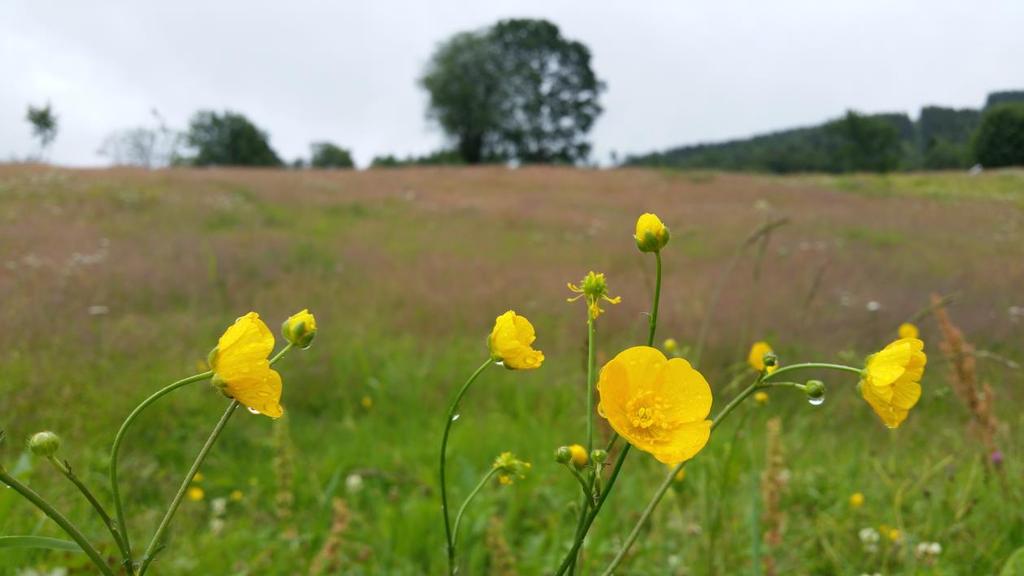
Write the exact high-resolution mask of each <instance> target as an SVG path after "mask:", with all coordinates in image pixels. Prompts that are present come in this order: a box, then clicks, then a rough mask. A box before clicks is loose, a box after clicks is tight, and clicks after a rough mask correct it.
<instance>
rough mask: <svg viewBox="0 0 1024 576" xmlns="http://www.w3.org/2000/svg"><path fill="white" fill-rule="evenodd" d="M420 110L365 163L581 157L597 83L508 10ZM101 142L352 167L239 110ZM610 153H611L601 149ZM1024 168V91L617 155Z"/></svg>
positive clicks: (442, 74) (166, 152)
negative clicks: (436, 144) (425, 122)
mask: <svg viewBox="0 0 1024 576" xmlns="http://www.w3.org/2000/svg"><path fill="white" fill-rule="evenodd" d="M417 83H418V85H419V86H420V87H421V88H422V89H423V90H425V91H426V93H427V96H428V104H427V110H426V115H427V118H428V119H429V120H430V121H431V122H433V123H434V124H435V125H436V126H437V127H439V128H440V129H441V130H442V131H443V132H444V134H445V136H446V144H445V145H444V146H443V147H442V148H441V149H439V150H436V151H434V152H431V153H428V154H425V155H422V156H406V157H398V156H395V155H390V154H388V155H381V156H377V157H375V158H373V160H372V161H371V163H370V166H371V167H372V168H393V167H400V166H429V165H442V164H444V165H460V164H480V163H537V164H569V165H578V164H583V163H586V162H588V161H589V158H590V152H591V145H590V142H589V140H588V134H589V132H590V130H591V128H592V127H593V125H594V122H595V121H596V120H597V118H598V117H599V116H600V114H601V112H602V106H601V103H600V96H601V93H602V92H603V91H604V90H605V89H606V85H605V83H604V82H603V81H602V80H601V79H599V78H598V77H597V75H596V74H595V72H594V70H593V69H592V67H591V55H590V50H589V49H588V48H587V47H586V46H585V45H584V44H583V43H581V42H579V41H576V40H572V39H570V38H566V37H565V36H563V35H562V33H561V31H560V30H559V28H558V26H556V25H555V24H552V23H551V22H548V21H546V20H533V19H510V20H502V21H499V22H497V23H496V24H494V25H492V26H489V27H486V28H483V29H479V30H472V31H467V32H461V33H458V34H455V35H454V36H452V37H451V38H449V39H447V40H445V41H444V42H442V43H440V44H439V45H438V46H437V48H436V49H435V51H434V53H433V55H432V56H431V58H430V59H429V61H428V62H427V64H426V66H425V68H424V71H423V74H422V75H421V76H420V78H419V79H418V80H417ZM27 120H28V121H29V123H30V124H31V125H32V130H33V134H34V136H35V137H36V138H37V139H38V140H39V154H38V157H39V158H40V159H42V158H45V153H46V151H47V150H48V148H49V146H50V145H51V144H52V142H53V141H54V139H55V138H56V134H57V127H58V123H57V120H58V119H57V116H56V114H55V113H54V112H53V109H52V108H51V106H50V105H49V104H47V105H45V106H41V107H32V106H30V107H29V110H28V114H27ZM99 152H100V153H101V154H103V155H105V156H107V157H108V158H110V160H111V162H112V163H114V164H118V165H135V166H143V167H147V168H148V167H157V166H168V165H192V166H277V167H281V166H286V165H287V166H290V167H293V168H303V167H306V166H311V167H314V168H353V167H354V162H353V159H352V153H351V150H349V149H347V148H345V147H343V146H341V145H338V144H336V143H333V142H328V141H319V142H313V143H312V144H311V145H310V154H309V157H308V159H306V158H298V159H295V160H292V161H290V162H286V161H285V160H284V159H282V158H281V156H280V155H279V154H278V153H277V151H275V150H274V148H273V147H272V146H271V144H270V137H269V135H268V134H267V132H266V131H265V130H263V129H261V128H259V127H258V126H257V125H256V124H254V123H253V122H252V121H251V120H250V119H248V118H246V117H245V116H244V115H242V114H240V113H238V112H235V111H231V110H223V111H215V110H200V111H198V112H196V113H195V114H194V115H193V116H192V118H191V120H190V121H189V123H188V127H187V129H185V130H181V131H179V130H174V129H171V128H169V127H168V126H167V124H166V122H164V120H163V118H162V117H161V116H160V114H159V113H158V112H156V111H155V110H154V111H153V123H152V125H149V126H140V127H136V128H131V129H128V130H122V131H118V132H115V133H113V134H111V135H110V136H109V137H108V138H107V139H106V140H105V141H104V142H103V144H102V146H101V147H100V149H99ZM613 162H615V163H617V160H615V159H613ZM975 163H980V164H982V165H984V166H1008V165H1024V92H1022V91H1017V92H996V93H993V94H990V95H989V97H988V101H987V102H986V105H985V107H984V108H983V109H982V110H973V109H963V110H957V109H953V108H943V107H938V106H928V107H925V108H924V109H923V110H922V111H921V114H920V116H919V117H918V119H917V120H911V119H910V117H909V116H907V115H906V114H874V115H864V114H859V113H856V112H853V111H850V112H847V113H846V115H845V116H843V117H841V118H837V119H835V120H832V121H829V122H826V123H825V124H823V125H820V126H813V127H809V128H797V129H792V130H784V131H781V132H775V133H771V134H765V135H761V136H755V137H753V138H748V139H742V140H733V141H728V142H721V143H714V144H698V145H695V146H682V147H678V148H673V149H670V150H666V151H663V152H654V153H650V154H643V155H637V156H629V157H627V158H626V160H625V162H624V164H626V165H632V166H661V167H673V168H710V169H718V170H747V171H765V172H777V173H789V172H811V171H814V172H850V171H876V172H887V171H892V170H911V169H922V168H924V169H944V168H965V167H968V166H972V165H973V164H975Z"/></svg>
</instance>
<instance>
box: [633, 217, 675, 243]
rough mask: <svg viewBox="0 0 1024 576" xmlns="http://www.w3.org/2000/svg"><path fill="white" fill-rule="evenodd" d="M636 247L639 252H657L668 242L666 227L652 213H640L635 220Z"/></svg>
mask: <svg viewBox="0 0 1024 576" xmlns="http://www.w3.org/2000/svg"><path fill="white" fill-rule="evenodd" d="M633 238H634V239H636V247H637V248H639V249H640V251H641V252H659V251H661V249H662V248H664V247H665V245H666V244H668V239H669V232H668V227H666V226H665V224H663V223H662V221H661V219H660V218H658V217H657V216H656V215H654V214H650V213H648V214H642V215H641V216H640V218H638V219H637V221H636V234H635V235H634V236H633Z"/></svg>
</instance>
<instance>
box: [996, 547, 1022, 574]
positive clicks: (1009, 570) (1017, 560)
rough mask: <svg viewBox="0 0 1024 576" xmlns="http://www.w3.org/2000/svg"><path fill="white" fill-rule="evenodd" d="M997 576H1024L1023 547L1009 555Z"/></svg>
mask: <svg viewBox="0 0 1024 576" xmlns="http://www.w3.org/2000/svg"><path fill="white" fill-rule="evenodd" d="M999 576H1024V547H1022V548H1018V549H1017V551H1016V552H1014V553H1013V554H1011V555H1010V559H1009V560H1007V561H1006V564H1004V565H1003V570H1002V572H1000V573H999Z"/></svg>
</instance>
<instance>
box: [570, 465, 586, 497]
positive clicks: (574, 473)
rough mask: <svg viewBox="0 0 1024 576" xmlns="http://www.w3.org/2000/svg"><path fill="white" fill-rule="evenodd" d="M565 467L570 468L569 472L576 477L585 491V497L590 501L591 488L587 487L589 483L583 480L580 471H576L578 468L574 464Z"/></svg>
mask: <svg viewBox="0 0 1024 576" xmlns="http://www.w3.org/2000/svg"><path fill="white" fill-rule="evenodd" d="M565 467H566V468H568V469H569V472H572V475H573V476H575V477H576V481H577V482H579V484H580V488H582V489H583V497H584V498H587V499H588V500H590V486H588V485H587V481H586V479H584V478H583V475H582V474H580V472H579V470H577V469H576V466H575V465H573V463H572V462H570V463H568V464H566V465H565Z"/></svg>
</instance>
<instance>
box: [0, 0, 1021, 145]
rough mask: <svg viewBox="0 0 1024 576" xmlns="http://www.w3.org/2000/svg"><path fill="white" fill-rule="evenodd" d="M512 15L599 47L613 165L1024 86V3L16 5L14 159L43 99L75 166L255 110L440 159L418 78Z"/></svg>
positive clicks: (335, 137)
mask: <svg viewBox="0 0 1024 576" xmlns="http://www.w3.org/2000/svg"><path fill="white" fill-rule="evenodd" d="M509 17H531V18H547V19H550V20H552V21H553V22H555V23H556V24H558V25H559V26H560V27H561V29H562V33H563V34H564V35H566V36H567V37H569V38H573V39H577V40H580V41H582V42H584V43H585V44H587V45H588V46H589V47H590V49H591V51H592V53H593V65H594V68H595V70H596V72H597V74H598V75H599V77H601V78H602V79H603V80H605V81H606V82H607V84H608V90H607V92H606V93H605V94H604V97H603V104H604V106H605V113H604V114H603V115H602V117H601V118H600V120H599V121H598V123H597V125H596V127H595V128H594V130H593V133H592V138H593V142H594V144H595V158H596V159H598V160H601V161H606V160H607V158H608V154H609V152H610V151H611V150H618V151H619V152H623V153H624V152H641V151H648V150H652V149H660V148H665V147H669V146H674V145H679V144H684V143H696V142H700V141H712V140H719V139H725V138H731V137H738V136H746V135H750V134H754V133H758V132H763V131H767V130H774V129H781V128H787V127H792V126H798V125H806V124H813V123H817V122H820V121H822V120H825V119H828V118H830V117H833V116H836V115H838V114H840V113H841V112H842V111H843V110H845V109H847V108H854V109H857V110H860V111H865V112H880V111H905V112H910V113H912V114H913V115H916V114H917V111H918V110H919V108H920V107H921V106H922V105H925V104H941V105H949V106H957V107H979V106H980V105H981V104H982V103H983V101H984V98H985V95H986V94H987V93H988V92H989V91H992V90H999V89H1012V88H1021V89H1024V32H1022V31H1024V0H987V1H986V0H971V1H968V0H905V1H900V0H850V1H846V0H842V1H841V0H772V1H765V0H752V1H749V2H740V1H730V0H700V1H697V0H679V1H668V0H666V1H662V2H648V1H635V0H634V1H629V2H625V1H622V0H614V1H605V0H583V1H577V0H541V1H534V0H530V1H520V2H511V1H500V0H487V1H479V0H476V1H472V0H465V1H456V0H428V1H423V0H365V1H363V2H351V1H335V2H326V1H321V2H316V1H294V0H293V1H289V2H279V3H273V4H272V3H270V2H259V1H256V0H244V1H242V0H232V1H212V0H205V1H198V0H173V1H163V2H147V1H143V0H125V1H110V0H107V1H103V2H82V1H78V0H66V1H55V0H0V160H6V159H8V158H10V157H15V156H16V157H23V156H25V155H26V154H28V153H31V152H32V151H33V149H34V145H33V143H32V140H31V137H30V131H29V126H28V124H27V123H26V122H25V120H24V116H25V110H26V106H27V105H28V104H29V103H44V102H46V101H47V100H49V101H50V102H52V104H53V106H54V108H55V110H56V112H57V114H58V115H59V117H60V133H59V135H58V137H57V140H56V143H55V144H54V147H53V150H52V153H51V160H52V161H54V162H56V163H59V164H69V165H95V164H105V163H106V160H105V159H104V158H103V157H101V156H99V155H98V154H97V149H98V148H99V146H100V144H101V142H102V141H103V138H104V137H105V136H106V135H107V134H109V133H110V132H112V131H114V130H116V129H122V128H129V127H133V126H139V125H145V124H150V123H151V116H150V110H151V109H153V108H156V109H158V110H159V111H160V112H161V113H162V114H163V115H164V116H165V117H166V118H167V120H168V122H169V124H171V125H172V126H176V127H181V128H183V127H184V126H185V125H186V123H187V121H188V118H189V116H190V115H191V114H192V113H193V112H194V111H195V110H197V109H200V108H213V109H224V108H230V109H232V110H236V111H239V112H242V113H244V114H246V115H247V116H249V117H250V118H251V119H252V120H253V121H254V122H255V123H256V124H257V125H258V126H260V127H261V128H263V129H265V130H267V131H268V132H269V133H270V135H271V143H272V145H273V146H274V148H275V149H277V151H278V152H279V153H280V154H281V156H282V157H283V158H285V159H292V158H295V157H297V156H307V157H308V155H309V143H310V142H311V141H317V140H331V141H335V142H337V143H339V144H341V145H343V146H346V147H350V148H351V149H352V150H353V151H354V153H355V156H356V159H357V161H358V162H359V163H360V164H366V163H367V162H368V161H369V159H370V158H372V157H373V156H374V155H377V154H385V153H395V154H400V155H405V154H409V153H424V152H427V151H430V150H432V149H435V148H437V147H438V146H440V145H441V144H442V143H443V141H444V140H443V136H442V134H441V133H440V132H439V131H438V130H437V129H436V128H434V127H432V126H431V125H430V124H429V123H428V122H427V120H426V118H425V114H424V107H425V102H426V99H425V96H424V94H423V93H422V90H420V89H419V88H418V87H417V85H416V79H417V77H418V76H419V74H420V72H421V70H422V69H423V65H424V63H425V62H426V61H427V59H428V58H429V56H430V54H431V51H432V50H433V48H434V46H435V45H436V44H437V42H439V41H441V40H443V39H445V38H446V37H448V36H449V35H451V34H452V33H454V32H458V31H461V30H467V29H474V28H480V27H484V26H486V25H488V24H491V23H493V22H494V21H496V20H498V19H500V18H509Z"/></svg>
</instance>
